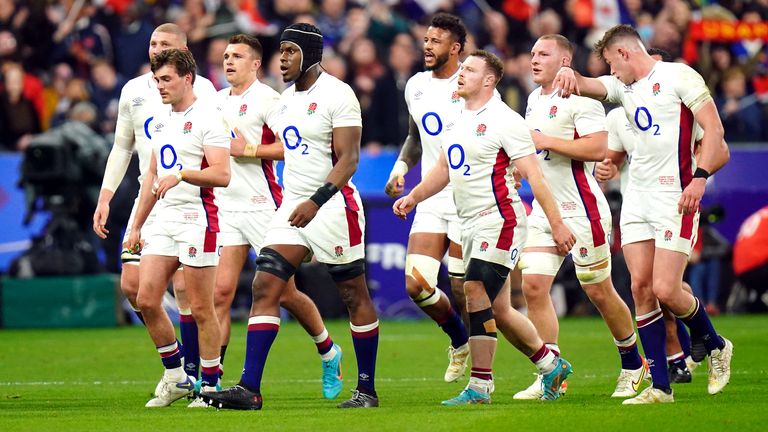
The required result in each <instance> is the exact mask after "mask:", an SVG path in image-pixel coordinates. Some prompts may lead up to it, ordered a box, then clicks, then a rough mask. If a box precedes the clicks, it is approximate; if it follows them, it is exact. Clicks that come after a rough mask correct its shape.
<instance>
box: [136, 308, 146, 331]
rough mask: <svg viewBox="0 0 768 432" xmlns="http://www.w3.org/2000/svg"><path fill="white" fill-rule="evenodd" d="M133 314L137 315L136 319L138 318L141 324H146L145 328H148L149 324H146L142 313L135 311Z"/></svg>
mask: <svg viewBox="0 0 768 432" xmlns="http://www.w3.org/2000/svg"><path fill="white" fill-rule="evenodd" d="M133 312H134V313H135V314H136V318H138V319H139V321H141V323H142V324H144V327H146V326H147V323H146V321H144V315H142V313H141V311H137V310H135V311H133Z"/></svg>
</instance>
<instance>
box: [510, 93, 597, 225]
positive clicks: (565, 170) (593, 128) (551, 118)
mask: <svg viewBox="0 0 768 432" xmlns="http://www.w3.org/2000/svg"><path fill="white" fill-rule="evenodd" d="M525 120H526V123H527V124H528V127H529V128H530V129H536V130H538V131H540V132H541V133H543V134H544V135H547V136H551V137H555V138H560V139H565V140H573V139H576V138H578V137H580V136H584V135H589V134H591V133H596V132H602V131H605V110H604V109H603V106H602V104H600V102H598V101H596V100H593V99H588V98H585V97H580V96H576V95H574V96H571V97H570V98H568V99H564V98H562V97H560V96H558V95H557V94H556V93H552V94H549V95H542V94H541V87H539V88H537V89H536V90H534V91H533V92H532V93H531V94H530V95H529V96H528V108H527V110H526V112H525ZM574 145H578V144H574ZM537 153H538V156H537V159H538V161H539V166H541V171H542V172H543V173H544V178H545V179H546V180H547V183H548V184H549V188H550V189H551V190H552V195H553V196H554V198H555V200H556V201H557V204H558V206H559V208H560V214H561V215H562V217H564V218H567V217H574V216H579V217H585V216H586V217H587V218H588V219H589V220H591V221H599V220H600V219H601V218H603V217H608V216H610V215H611V211H610V207H608V201H606V199H605V196H604V195H603V192H602V191H601V190H600V186H599V185H598V184H597V180H595V177H594V176H593V175H592V172H593V171H594V169H595V162H584V161H579V160H575V159H571V158H569V157H567V156H563V155H561V154H558V153H555V152H552V151H549V150H543V151H537ZM533 213H534V214H537V215H541V216H544V210H542V208H541V206H540V205H539V203H538V202H537V201H536V200H534V201H533Z"/></svg>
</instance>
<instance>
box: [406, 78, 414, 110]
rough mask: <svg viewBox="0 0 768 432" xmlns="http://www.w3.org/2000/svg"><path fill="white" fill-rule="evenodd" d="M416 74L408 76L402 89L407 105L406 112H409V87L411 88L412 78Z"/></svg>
mask: <svg viewBox="0 0 768 432" xmlns="http://www.w3.org/2000/svg"><path fill="white" fill-rule="evenodd" d="M415 76H416V75H414V76H412V77H410V78H408V81H406V82H405V90H404V91H403V95H404V96H405V105H406V106H407V107H408V112H409V113H410V112H411V89H412V88H413V79H414V77H415Z"/></svg>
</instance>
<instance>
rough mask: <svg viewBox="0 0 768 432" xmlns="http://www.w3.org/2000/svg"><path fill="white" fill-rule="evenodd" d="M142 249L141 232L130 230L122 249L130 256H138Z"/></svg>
mask: <svg viewBox="0 0 768 432" xmlns="http://www.w3.org/2000/svg"><path fill="white" fill-rule="evenodd" d="M143 247H144V242H143V241H141V230H140V229H135V228H131V233H130V234H129V235H128V240H126V241H125V243H123V249H128V250H129V251H131V253H132V254H138V253H139V252H141V249H142V248H143Z"/></svg>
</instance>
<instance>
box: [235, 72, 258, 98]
mask: <svg viewBox="0 0 768 432" xmlns="http://www.w3.org/2000/svg"><path fill="white" fill-rule="evenodd" d="M255 82H256V76H255V75H254V76H253V77H250V78H249V79H248V81H245V82H244V83H242V84H237V85H235V84H232V89H231V90H230V91H229V94H231V95H232V96H240V95H242V94H243V93H245V91H246V90H248V89H249V88H251V86H252V85H253V83H255Z"/></svg>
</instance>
